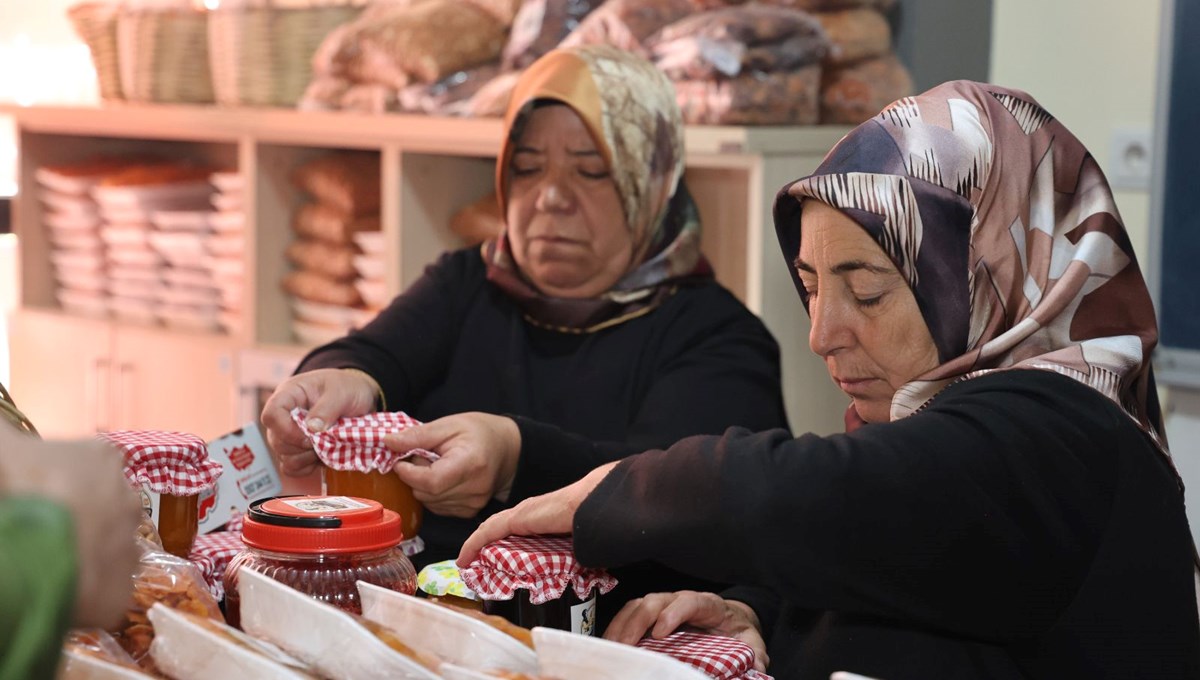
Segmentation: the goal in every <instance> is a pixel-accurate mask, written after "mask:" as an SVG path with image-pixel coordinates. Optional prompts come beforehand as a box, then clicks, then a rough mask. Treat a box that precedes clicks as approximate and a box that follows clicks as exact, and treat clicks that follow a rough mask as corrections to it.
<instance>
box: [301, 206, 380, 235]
mask: <svg viewBox="0 0 1200 680" xmlns="http://www.w3.org/2000/svg"><path fill="white" fill-rule="evenodd" d="M292 230H293V231H295V232H296V235H297V236H301V237H304V238H312V239H317V240H320V241H324V242H326V243H333V244H336V245H348V244H349V243H350V242H351V241H352V240H353V239H354V235H355V234H357V233H359V232H362V231H379V217H378V216H377V215H365V216H363V217H350V216H348V215H346V214H345V213H343V212H342V211H340V210H338V209H336V208H331V207H329V206H326V205H322V204H320V203H308V204H305V205H303V206H300V209H299V210H297V211H296V214H295V215H294V216H293V217H292Z"/></svg>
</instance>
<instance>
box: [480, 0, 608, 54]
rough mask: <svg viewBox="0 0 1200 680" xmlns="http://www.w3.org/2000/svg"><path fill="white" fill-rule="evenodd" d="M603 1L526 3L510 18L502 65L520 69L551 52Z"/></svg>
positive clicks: (541, 0) (527, 0)
mask: <svg viewBox="0 0 1200 680" xmlns="http://www.w3.org/2000/svg"><path fill="white" fill-rule="evenodd" d="M601 2H603V0H525V2H524V3H523V4H522V5H521V9H520V10H519V11H518V12H517V15H516V17H515V18H514V19H513V23H512V30H511V31H510V32H509V36H508V43H507V44H505V46H504V51H503V53H502V58H501V64H502V66H503V69H504V70H505V71H509V70H512V69H522V68H525V67H526V66H529V65H530V64H532V63H533V62H534V61H536V60H537V58H538V57H540V56H542V55H543V54H545V53H547V52H549V51H550V50H552V49H554V48H555V47H556V46H557V45H558V44H559V43H560V42H562V40H563V38H565V37H567V36H568V35H570V34H571V31H574V30H575V29H576V28H578V26H579V22H581V21H583V18H584V17H586V16H587V15H588V13H589V12H591V11H592V10H593V9H595V8H596V7H597V6H598V5H599V4H600V3H601Z"/></svg>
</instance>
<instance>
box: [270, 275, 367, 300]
mask: <svg viewBox="0 0 1200 680" xmlns="http://www.w3.org/2000/svg"><path fill="white" fill-rule="evenodd" d="M283 289H284V290H285V291H287V292H288V293H291V294H292V295H295V296H296V297H298V298H302V299H304V300H309V301H311V302H322V303H324V304H327V305H340V306H342V307H357V306H358V305H361V304H362V296H360V295H359V294H358V289H357V288H355V287H354V284H353V283H348V282H345V281H338V280H337V279H331V278H329V277H327V276H324V275H322V274H318V273H317V272H313V271H306V270H298V271H294V272H289V273H288V274H286V275H284V277H283Z"/></svg>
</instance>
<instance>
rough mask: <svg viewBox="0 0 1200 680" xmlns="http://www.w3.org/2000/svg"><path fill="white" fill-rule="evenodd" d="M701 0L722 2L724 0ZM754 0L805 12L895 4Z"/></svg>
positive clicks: (881, 7) (882, 8) (846, 0)
mask: <svg viewBox="0 0 1200 680" xmlns="http://www.w3.org/2000/svg"><path fill="white" fill-rule="evenodd" d="M701 1H702V2H717V3H721V2H724V0H701ZM755 2H758V3H759V4H763V5H774V6H776V7H792V8H794V9H802V10H804V11H806V12H836V11H838V10H843V9H856V8H860V7H865V8H868V9H875V10H879V11H880V12H886V11H888V10H890V9H891V8H892V7H893V6H894V5H895V4H896V0H755Z"/></svg>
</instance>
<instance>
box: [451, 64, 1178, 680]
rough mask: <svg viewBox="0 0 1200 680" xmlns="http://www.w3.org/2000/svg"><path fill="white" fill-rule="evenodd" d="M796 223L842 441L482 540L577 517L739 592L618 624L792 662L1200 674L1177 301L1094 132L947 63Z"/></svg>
mask: <svg viewBox="0 0 1200 680" xmlns="http://www.w3.org/2000/svg"><path fill="white" fill-rule="evenodd" d="M775 224H776V230H777V232H778V235H779V241H780V244H781V246H782V248H783V252H784V255H785V257H786V259H787V261H788V263H789V268H790V269H791V270H792V273H793V277H794V278H795V281H796V286H797V290H798V291H799V293H800V297H801V300H802V301H803V303H804V306H805V309H806V310H807V312H808V313H809V315H810V316H811V318H812V324H813V325H812V331H811V335H810V345H811V347H812V349H813V351H814V352H816V353H817V354H819V355H820V356H821V357H822V358H824V360H825V362H826V364H827V367H828V369H829V372H830V375H831V377H832V378H833V379H834V381H835V382H836V383H837V384H838V386H839V387H841V389H842V390H843V391H844V392H845V393H846V394H847V395H848V396H849V397H850V398H851V404H850V407H849V409H848V411H847V418H846V421H847V430H848V431H847V433H846V434H841V435H835V436H831V437H824V438H822V437H817V436H814V435H805V436H803V437H800V438H798V439H793V438H791V437H790V436H789V435H787V433H784V432H766V433H761V434H749V433H747V432H740V431H731V432H729V433H727V434H726V435H724V436H723V437H720V438H715V437H713V438H694V439H691V440H688V441H685V442H681V443H679V444H677V445H675V446H673V447H671V448H670V449H669V450H667V451H665V452H651V453H647V454H644V455H640V456H633V457H631V458H629V459H626V460H625V461H623V462H621V463H619V464H615V466H614V465H608V466H604V467H602V468H599V469H597V470H596V471H594V472H593V473H591V474H589V475H588V476H587V477H585V478H584V479H583V480H581V481H580V482H578V483H577V484H574V485H572V486H571V487H568V488H566V489H564V490H562V491H560V492H556V493H555V494H550V495H547V496H544V497H540V498H535V499H530V500H529V501H526V502H525V503H523V504H522V505H520V506H518V507H517V508H516V509H515V510H514V511H511V512H509V513H504V514H502V515H498V516H496V517H493V518H492V519H491V520H489V522H488V523H486V524H485V525H484V526H483V527H481V530H480V532H478V533H477V535H476V536H473V537H472V538H471V539H469V540H468V543H467V545H466V546H465V547H464V553H463V558H464V559H466V558H470V557H471V555H472V554H473V553H474V551H475V550H476V549H477V548H478V547H479V545H481V544H482V543H484V542H486V541H488V540H490V539H491V538H494V537H495V536H498V535H504V534H506V533H510V532H518V533H539V532H540V533H553V532H562V531H568V532H569V531H572V530H573V532H574V536H575V549H576V552H577V553H578V555H579V557H580V559H581V561H582V562H584V563H585V564H587V565H595V566H602V565H619V564H623V563H625V562H627V561H629V560H634V559H656V560H659V561H661V562H662V563H664V564H667V565H671V566H675V567H677V568H679V569H682V570H685V571H688V572H689V573H692V574H696V575H700V576H704V577H707V578H713V579H718V580H720V579H724V580H730V581H736V582H738V583H740V584H745V585H744V586H740V587H737V588H734V589H732V590H730V591H727V592H726V593H724V594H723V596H724V599H722V598H721V597H718V596H716V595H713V594H697V593H674V594H660V595H654V596H650V597H647V598H644V599H643V600H641V601H639V602H637V603H633V604H631V605H630V606H629V607H627V608H626V610H625V611H623V612H622V613H621V614H619V615H618V617H617V619H616V621H615V622H614V624H613V626H612V627H611V628H610V629H609V631H608V636H610V637H613V638H615V639H620V640H624V641H628V642H632V641H636V640H637V639H638V638H640V637H641V636H642V635H643V634H645V633H649V634H652V635H654V636H656V637H658V636H661V635H664V634H666V633H668V632H670V631H671V630H673V629H674V628H675V627H677V626H679V625H680V624H683V623H690V624H692V625H695V626H699V627H702V628H708V629H711V630H714V631H716V632H721V633H726V634H731V635H737V636H739V637H742V638H743V639H745V640H747V641H748V642H749V643H750V644H751V646H753V647H756V648H757V649H758V651H759V653H760V657H759V659H760V664H761V662H762V661H763V660H764V658H767V657H766V652H768V651H769V660H770V662H771V663H770V667H769V670H770V671H772V673H773V674H774V675H775V676H776V677H783V678H820V679H821V680H825V679H826V678H829V677H830V674H831V673H832V672H834V671H838V670H846V671H852V672H855V673H860V674H864V675H867V676H872V677H882V678H888V679H889V680H896V679H901V678H976V677H978V678H983V677H988V678H1118V677H1119V678H1149V677H1154V678H1195V677H1200V623H1198V622H1197V610H1196V591H1195V582H1194V568H1195V565H1194V562H1193V558H1194V550H1193V546H1192V539H1191V535H1190V532H1189V529H1188V523H1187V519H1186V516H1185V514H1184V507H1183V496H1182V492H1181V491H1182V490H1181V484H1180V482H1179V477H1178V475H1177V474H1176V472H1175V469H1174V466H1173V465H1172V463H1171V459H1170V455H1169V453H1168V451H1167V446H1166V441H1165V440H1164V438H1163V435H1162V420H1161V416H1160V413H1159V408H1158V403H1157V397H1156V393H1155V389H1154V380H1153V375H1152V372H1151V368H1150V352H1151V350H1152V349H1153V347H1154V345H1155V342H1156V339H1157V330H1156V326H1155V320H1154V312H1153V308H1152V306H1151V301H1150V296H1149V294H1148V292H1147V289H1146V286H1145V283H1144V281H1143V280H1142V275H1141V273H1140V272H1139V270H1138V267H1137V263H1136V261H1135V259H1134V253H1133V249H1132V247H1131V246H1130V243H1129V238H1128V236H1127V234H1126V232H1125V229H1124V226H1123V225H1122V223H1121V219H1120V217H1119V215H1118V213H1117V209H1116V206H1115V204H1114V202H1113V198H1112V194H1111V192H1110V190H1109V188H1108V185H1107V182H1106V181H1105V179H1104V176H1103V174H1102V173H1101V171H1100V169H1099V167H1098V166H1097V165H1096V162H1095V160H1094V159H1093V158H1092V157H1091V155H1090V154H1088V152H1087V150H1086V149H1085V148H1084V147H1083V146H1082V144H1080V142H1079V140H1078V139H1076V138H1075V137H1074V136H1073V135H1072V134H1071V133H1070V132H1069V131H1068V130H1067V129H1066V128H1065V127H1064V126H1063V125H1062V124H1061V123H1060V122H1059V121H1057V120H1055V119H1054V118H1053V117H1052V116H1051V115H1050V114H1049V113H1047V112H1046V111H1045V110H1044V109H1042V108H1041V107H1040V106H1039V105H1038V104H1037V103H1036V102H1035V101H1034V100H1033V99H1032V98H1031V97H1029V96H1028V95H1027V94H1025V93H1023V92H1018V91H1015V90H1008V89H1005V88H1001V87H996V86H992V85H985V84H979V83H969V82H952V83H947V84H944V85H941V86H939V87H937V88H934V89H933V90H930V91H929V92H926V93H925V94H923V95H920V96H917V97H913V98H906V99H903V100H900V101H898V102H896V103H894V104H892V105H891V106H889V107H888V108H886V109H885V110H884V111H883V112H882V113H881V114H880V115H878V116H877V117H875V118H874V119H872V120H870V121H868V122H866V123H864V124H862V125H860V126H859V127H857V128H855V129H854V130H853V131H852V132H851V133H850V134H849V135H847V136H846V137H845V138H844V139H843V140H842V141H841V142H839V143H838V145H837V146H836V147H834V149H833V150H832V151H830V153H829V154H828V155H827V156H826V158H825V160H824V162H823V163H822V165H821V166H820V167H819V168H818V169H817V171H816V173H815V174H813V175H812V176H810V177H806V178H803V179H800V180H797V181H796V182H793V183H792V184H790V185H788V186H786V187H784V188H783V190H782V191H780V193H779V196H778V198H777V199H776V203H775ZM669 470H687V471H688V472H687V474H685V475H671V474H669V473H668V471H669ZM651 480H653V481H651ZM645 489H653V493H652V494H650V493H646V492H645V491H644V490H645ZM698 499H704V500H703V501H699V500H698ZM576 508H577V510H576ZM714 535H721V536H725V537H726V540H725V541H724V542H723V544H722V546H721V548H720V549H713V550H702V547H701V546H704V545H706V544H708V543H709V542H710V541H711V537H712V536H714ZM697 555H702V557H699V558H698V557H697ZM764 640H765V641H766V645H765V648H764Z"/></svg>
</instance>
